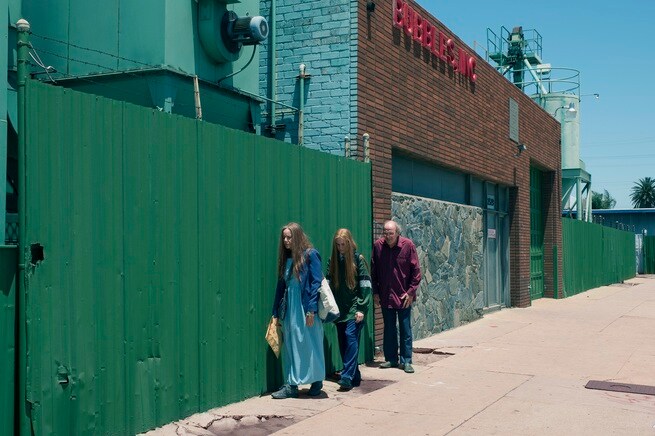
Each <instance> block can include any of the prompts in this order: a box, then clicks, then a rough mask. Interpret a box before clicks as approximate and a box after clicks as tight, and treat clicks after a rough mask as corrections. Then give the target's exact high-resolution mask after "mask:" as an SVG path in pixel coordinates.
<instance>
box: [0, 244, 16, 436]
mask: <svg viewBox="0 0 655 436" xmlns="http://www.w3.org/2000/svg"><path fill="white" fill-rule="evenodd" d="M16 267H17V264H16V247H7V246H2V245H0V379H2V389H0V434H2V435H10V434H13V432H14V417H15V416H14V410H15V404H14V402H15V398H14V393H15V389H14V388H15V381H16V379H17V377H18V374H17V372H16V365H15V363H16Z"/></svg>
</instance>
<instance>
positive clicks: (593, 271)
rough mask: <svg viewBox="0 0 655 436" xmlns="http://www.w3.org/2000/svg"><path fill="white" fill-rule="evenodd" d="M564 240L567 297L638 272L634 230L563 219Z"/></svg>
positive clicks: (563, 252) (617, 281)
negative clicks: (628, 230) (627, 230)
mask: <svg viewBox="0 0 655 436" xmlns="http://www.w3.org/2000/svg"><path fill="white" fill-rule="evenodd" d="M562 243H563V249H562V256H563V270H564V275H563V281H564V296H566V297H569V296H571V295H575V294H578V293H580V292H584V291H586V290H588V289H592V288H596V287H598V286H604V285H609V284H611V283H619V282H621V281H623V280H625V279H629V278H631V277H634V276H635V274H636V269H637V266H636V260H635V236H634V233H632V232H626V231H623V230H617V229H613V228H610V227H605V226H602V225H599V224H594V223H588V222H584V221H578V220H574V219H570V218H562Z"/></svg>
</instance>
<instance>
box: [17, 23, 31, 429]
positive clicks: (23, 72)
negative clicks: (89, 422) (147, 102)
mask: <svg viewBox="0 0 655 436" xmlns="http://www.w3.org/2000/svg"><path fill="white" fill-rule="evenodd" d="M16 29H17V30H18V43H17V50H16V63H17V65H16V72H17V76H18V77H17V79H18V89H17V108H18V283H17V284H18V286H17V288H18V289H16V317H17V318H18V322H17V332H16V337H17V338H18V340H17V347H16V348H17V350H16V370H17V371H18V391H17V394H16V397H17V399H18V402H17V408H18V410H16V411H15V416H16V417H17V419H18V420H19V425H18V427H16V428H20V427H23V424H22V422H21V421H22V418H26V417H27V416H28V412H27V405H26V400H27V399H26V394H25V391H26V386H27V373H26V370H27V367H28V360H27V331H26V324H27V318H26V315H27V313H26V282H27V280H26V277H25V262H26V259H27V239H26V237H25V234H26V232H25V230H26V229H25V221H26V220H25V207H26V204H27V201H26V198H25V196H26V189H25V185H26V183H25V180H26V174H25V165H26V162H25V133H26V132H25V86H26V84H27V80H28V77H29V74H30V72H29V64H28V60H27V57H28V55H29V46H30V23H28V22H27V20H24V19H22V18H21V19H20V20H18V21H17V22H16ZM21 433H22V432H21Z"/></svg>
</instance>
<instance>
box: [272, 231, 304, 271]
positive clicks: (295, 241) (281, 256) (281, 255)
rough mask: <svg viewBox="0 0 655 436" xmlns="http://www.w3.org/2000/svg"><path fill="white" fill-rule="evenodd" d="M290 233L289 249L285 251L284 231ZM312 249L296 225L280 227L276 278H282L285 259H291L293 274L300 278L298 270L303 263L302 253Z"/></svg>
mask: <svg viewBox="0 0 655 436" xmlns="http://www.w3.org/2000/svg"><path fill="white" fill-rule="evenodd" d="M287 229H288V230H289V231H290V232H291V249H290V250H287V249H286V248H285V247H284V231H285V230H287ZM310 248H312V243H311V242H309V238H308V237H307V235H306V234H305V232H304V231H303V229H302V227H301V226H300V224H298V223H289V224H287V225H285V226H284V227H282V229H281V230H280V243H279V246H278V249H277V273H278V277H279V278H282V277H284V267H285V266H286V265H285V264H286V261H287V258H289V257H291V258H292V259H293V273H294V275H295V276H296V277H297V278H300V268H302V266H303V264H304V263H305V256H304V253H305V251H307V250H308V249H310Z"/></svg>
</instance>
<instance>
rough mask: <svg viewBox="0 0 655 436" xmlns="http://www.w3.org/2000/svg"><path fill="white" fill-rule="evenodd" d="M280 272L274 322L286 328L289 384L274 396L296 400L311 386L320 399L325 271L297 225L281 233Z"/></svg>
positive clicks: (284, 367) (284, 350) (285, 368)
mask: <svg viewBox="0 0 655 436" xmlns="http://www.w3.org/2000/svg"><path fill="white" fill-rule="evenodd" d="M277 272H278V284H277V289H276V290H275V300H274V302H273V319H274V320H275V321H276V322H278V323H279V325H281V326H282V337H283V338H284V339H283V341H282V353H281V354H282V371H283V375H284V380H285V384H284V386H282V387H281V388H280V390H278V391H276V392H274V393H273V394H272V396H273V398H276V399H282V398H296V397H298V385H302V384H309V383H311V387H310V389H309V392H308V395H310V396H316V395H319V394H320V393H321V389H322V388H323V379H324V378H325V357H324V353H323V324H322V323H321V320H320V318H319V317H318V315H317V311H318V292H319V288H320V286H321V280H322V279H323V271H322V267H321V257H320V256H319V254H318V251H316V250H315V249H314V248H313V247H312V244H311V243H310V242H309V239H308V238H307V235H306V234H305V232H304V231H303V229H302V227H300V225H299V224H297V223H289V224H287V225H286V226H284V227H283V228H282V231H281V232H280V244H279V248H278V266H277Z"/></svg>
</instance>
